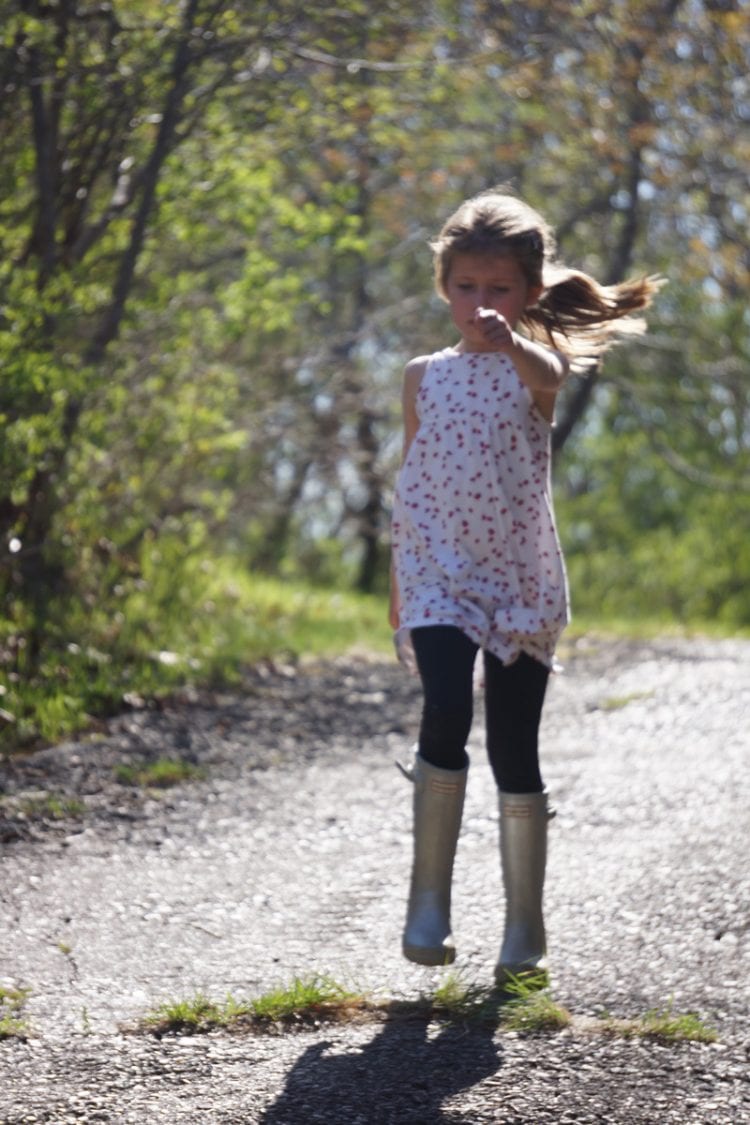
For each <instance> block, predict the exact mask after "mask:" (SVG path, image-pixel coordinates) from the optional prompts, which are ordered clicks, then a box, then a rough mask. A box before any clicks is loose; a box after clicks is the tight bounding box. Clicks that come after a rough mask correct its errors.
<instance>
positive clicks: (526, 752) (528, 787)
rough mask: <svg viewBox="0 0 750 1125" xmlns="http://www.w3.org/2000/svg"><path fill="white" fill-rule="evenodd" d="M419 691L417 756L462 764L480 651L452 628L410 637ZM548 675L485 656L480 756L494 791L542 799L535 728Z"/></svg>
mask: <svg viewBox="0 0 750 1125" xmlns="http://www.w3.org/2000/svg"><path fill="white" fill-rule="evenodd" d="M411 637H412V644H413V646H414V652H415V654H416V657H417V667H418V668H419V675H420V677H421V680H422V689H423V691H424V708H423V711H422V724H421V727H420V731H419V753H420V755H421V756H422V757H423V758H424V759H425V761H427V762H429V763H430V764H431V765H433V766H439V767H440V768H441V769H447V770H458V769H463V767H464V766H465V765H466V764H467V761H468V758H467V755H466V749H465V747H466V742H467V740H468V737H469V731H470V730H471V721H472V717H473V669H474V659H475V657H476V654H477V649H478V648H479V646H478V645H477V644H475V643H474V641H472V640H469V638H468V637H467V636H466V635H465V634H464V633H462V632H461V630H460V629H458V628H456V627H455V626H454V625H427V626H423V627H421V628H418V629H412V633H411ZM548 677H549V669H548V668H546V667H545V666H544V665H543V664H541V663H540V662H539V661H538V660H534V658H533V657H531V656H527V655H526V653H521V655H520V656H519V657H518V659H517V660H514V661H513V663H512V664H503V663H502V661H500V660H498V658H497V657H496V656H493V655H492V654H491V653H489V652H485V653H484V701H485V715H486V722H487V753H488V755H489V760H490V766H491V767H492V772H493V774H494V776H495V781H496V783H497V786H498V788H499V789H502V790H503V791H504V792H506V793H541V791H542V790H543V788H544V785H543V782H542V777H541V774H540V772H539V723H540V721H541V717H542V706H543V704H544V694H545V691H546V689H547V679H548Z"/></svg>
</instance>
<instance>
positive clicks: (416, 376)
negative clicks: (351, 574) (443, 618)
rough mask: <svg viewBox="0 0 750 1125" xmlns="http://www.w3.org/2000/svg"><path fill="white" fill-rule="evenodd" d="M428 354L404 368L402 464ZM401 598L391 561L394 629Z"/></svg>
mask: <svg viewBox="0 0 750 1125" xmlns="http://www.w3.org/2000/svg"><path fill="white" fill-rule="evenodd" d="M427 360H428V357H427V356H418V357H417V358H416V359H412V360H411V361H410V362H409V363H407V365H406V368H405V369H404V383H403V388H402V392H401V408H402V412H403V419H404V445H403V452H402V456H401V464H403V463H404V461H405V460H406V455H407V453H408V452H409V447H410V445H411V443H412V442H413V440H414V435H415V434H416V432H417V430H418V429H419V416H418V414H417V392H418V391H419V386H420V383H421V382H422V377H423V375H424V373H425V371H426V369H427ZM399 608H400V598H399V593H398V582H397V580H396V571H395V569H394V566H393V562H391V597H390V605H389V607H388V621H389V622H390V626H391V628H392V629H393V630H396V629H398V626H399Z"/></svg>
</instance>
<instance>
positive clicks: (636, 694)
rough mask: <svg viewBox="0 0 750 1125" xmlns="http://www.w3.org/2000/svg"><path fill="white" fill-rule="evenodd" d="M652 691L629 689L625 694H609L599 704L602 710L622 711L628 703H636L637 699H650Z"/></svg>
mask: <svg viewBox="0 0 750 1125" xmlns="http://www.w3.org/2000/svg"><path fill="white" fill-rule="evenodd" d="M653 694H654V693H653V692H652V691H631V692H630V693H629V694H627V695H610V696H608V697H607V698H606V699H603V700H602V702H601V703H600V704H599V708H600V710H602V711H622V710H623V708H625V707H627V706H628V705H629V704H630V703H637V702H638V700H639V699H651V698H652V697H653Z"/></svg>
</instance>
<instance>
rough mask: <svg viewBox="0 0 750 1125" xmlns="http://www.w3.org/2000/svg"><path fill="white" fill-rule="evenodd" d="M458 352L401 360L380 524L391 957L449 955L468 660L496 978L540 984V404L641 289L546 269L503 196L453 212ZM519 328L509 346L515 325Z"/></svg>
mask: <svg viewBox="0 0 750 1125" xmlns="http://www.w3.org/2000/svg"><path fill="white" fill-rule="evenodd" d="M432 250H433V253H434V263H435V281H436V287H437V291H438V293H439V294H440V296H441V297H442V298H443V299H444V300H445V301H447V303H448V305H449V306H450V311H451V316H452V319H453V323H454V325H455V327H456V329H457V331H458V333H459V341H458V343H457V344H455V345H453V346H451V347H447V348H443V349H442V351H438V352H435V353H433V354H432V355H426V356H419V357H418V358H416V359H413V360H412V361H411V362H410V363H409V364H408V365H407V367H406V371H405V376H404V388H403V410H404V430H405V440H404V461H403V465H402V468H401V472H400V474H399V478H398V483H397V488H396V497H395V502H394V510H393V528H392V543H393V569H392V593H391V609H390V621H391V625H392V626H393V628H394V630H396V643H397V647H398V648H399V650H400V651H401V652H402V653H403V652H404V649H405V647H408V646H411V647H412V648H413V653H414V656H415V658H416V664H417V668H418V671H419V675H420V678H421V681H422V687H423V693H424V703H423V710H422V719H421V726H420V732H419V744H418V748H417V754H416V756H415V761H414V766H413V768H412V770H411V771H410V776H411V778H412V780H413V781H414V858H413V867H412V876H411V889H410V893H409V904H408V912H407V919H406V928H405V930H404V936H403V951H404V954H405V956H406V957H408V958H409V959H410V960H412V961H416V962H418V963H420V964H423V965H441V964H447V963H450V962H451V961H453V959H454V958H455V948H454V944H453V938H452V935H451V923H450V899H451V880H452V875H453V859H454V855H455V851H456V842H457V839H458V833H459V828H460V824H461V814H462V809H463V801H464V792H465V789H466V775H467V772H468V764H469V762H468V757H467V754H466V750H465V745H466V741H467V738H468V735H469V730H470V727H471V722H472V695H473V667H474V661H475V657H476V654H477V652H478V650H479V649H481V650H482V652H483V658H484V685H485V715H486V728H487V751H488V755H489V760H490V765H491V767H492V771H493V774H494V778H495V781H496V783H497V787H498V790H499V805H500V854H501V862H502V871H503V882H504V887H505V897H506V910H505V933H504V937H503V941H502V946H501V949H500V955H499V959H498V962H497V966H496V970H495V978H496V981H497V983H498V984H499V985H502V984H503V983H504V982H506V981H507V980H508V979H509V978H510V976H511V975H514V976H515V975H518V974H521V973H533V974H539V975H540V976H542V977H544V974H545V973H546V963H545V952H546V951H545V934H544V922H543V916H542V890H543V884H544V872H545V865H546V851H547V821H548V819H549V818H550V817H551V816H552V815H553V813H552V812H551V811H550V808H549V805H548V801H547V794H546V792H545V789H544V784H543V781H542V777H541V774H540V771H539V754H538V733H539V723H540V719H541V713H542V704H543V702H544V695H545V690H546V686H547V678H548V675H549V671H550V668H551V666H552V662H553V655H554V651H555V645H556V643H557V640H558V638H559V636H560V633H561V632H562V630H563V628H564V627H565V625H566V623H567V621H568V596H567V583H566V577H565V567H564V563H563V559H562V554H561V551H560V545H559V541H558V538H557V531H556V528H555V522H554V516H553V511H552V499H551V494H550V482H549V458H550V432H551V427H552V424H553V419H554V410H555V399H556V396H557V393H558V391H559V390H560V388H561V386H562V385H563V383H564V381H565V378H566V376H567V375H568V372H569V370H570V369H571V368H573V369H579V370H584V369H585V368H586V366H588V365H590V364H591V363H592V362H593V361H595V359H596V358H597V357H598V356H600V355H601V354H602V353H603V352H604V351H606V349H607V348H608V347H609V346H610V345H611V344H612V343H613V342H614V341H615V339H616V337H617V336H618V335H621V334H626V333H640V332H642V331H644V324H643V322H642V321H641V320H638V319H634V318H633V317H631V316H629V314H630V313H632V312H634V311H635V310H637V309H642V308H644V307H645V306H646V305H647V304H648V303H649V301H650V300H651V297H652V296H653V294H654V292H655V291H656V289H657V288H658V285H659V282H658V281H657V280H656V279H654V278H643V279H640V280H633V281H626V282H623V283H622V284H620V285H613V286H607V287H605V286H601V285H599V284H598V283H597V282H596V281H595V280H594V279H593V278H591V277H589V276H588V275H587V274H584V273H581V272H579V271H575V270H571V269H567V268H566V267H564V266H563V265H562V264H561V263H559V262H558V261H557V260H556V258H555V242H554V238H553V235H552V232H551V230H550V228H549V227H548V225H547V223H546V222H545V221H544V219H542V217H541V216H540V215H539V214H537V213H536V212H535V211H533V210H532V209H531V208H530V207H528V206H526V204H524V203H522V202H521V201H520V200H518V199H516V198H515V197H513V196H511V195H508V194H505V193H503V192H502V191H489V192H485V193H482V194H481V195H478V196H476V197H475V198H473V199H470V200H468V201H467V202H465V203H464V204H463V205H462V206H461V207H460V208H459V209H458V211H456V213H455V214H454V215H452V216H451V218H449V219H448V221H447V222H446V224H445V226H444V227H443V229H442V230H441V232H440V235H439V236H438V238H437V239H436V240H435V241H434V242H433V243H432ZM519 326H521V327H522V328H523V329H524V330H525V335H520V334H519V332H518V327H519Z"/></svg>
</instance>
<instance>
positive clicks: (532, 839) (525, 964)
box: [495, 792, 555, 986]
mask: <svg viewBox="0 0 750 1125" xmlns="http://www.w3.org/2000/svg"><path fill="white" fill-rule="evenodd" d="M499 799H500V858H501V862H502V869H503V884H504V886H505V934H504V936H503V942H502V946H501V948H500V956H499V958H498V962H497V965H496V967H495V980H496V982H497V984H498V985H500V986H502V985H504V984H507V983H508V982H509V981H511V980H512V978H513V977H518V976H524V975H526V976H527V977H528V978H529V979H530V978H538V983H539V984H540V985H541V984H545V983H546V981H547V979H548V971H547V945H546V938H545V933H544V916H543V914H542V893H543V890H544V874H545V868H546V865H547V823H548V821H549V820H551V819H552V817H553V816H554V815H555V814H554V811H552V810H551V809H550V808H549V804H548V800H547V794H546V793H503V792H500V794H499Z"/></svg>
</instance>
